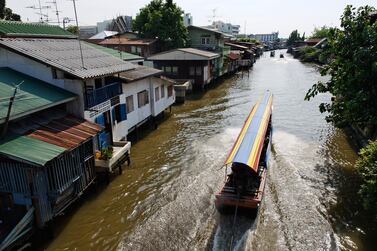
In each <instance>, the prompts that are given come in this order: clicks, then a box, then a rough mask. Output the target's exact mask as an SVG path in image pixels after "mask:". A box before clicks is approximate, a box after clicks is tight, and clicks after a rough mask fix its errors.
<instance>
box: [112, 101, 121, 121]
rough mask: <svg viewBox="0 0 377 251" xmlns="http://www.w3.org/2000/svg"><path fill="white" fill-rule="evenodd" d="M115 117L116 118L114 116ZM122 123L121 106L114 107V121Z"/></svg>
mask: <svg viewBox="0 0 377 251" xmlns="http://www.w3.org/2000/svg"><path fill="white" fill-rule="evenodd" d="M114 115H115V116H114ZM115 120H116V121H117V122H119V121H121V115H120V105H117V106H115V107H114V110H113V121H115Z"/></svg>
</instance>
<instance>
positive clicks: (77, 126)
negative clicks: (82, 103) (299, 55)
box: [27, 116, 103, 149]
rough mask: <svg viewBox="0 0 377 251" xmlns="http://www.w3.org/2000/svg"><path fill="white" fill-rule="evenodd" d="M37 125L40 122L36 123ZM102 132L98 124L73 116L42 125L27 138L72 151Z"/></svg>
mask: <svg viewBox="0 0 377 251" xmlns="http://www.w3.org/2000/svg"><path fill="white" fill-rule="evenodd" d="M35 123H38V122H37V121H35ZM102 130H103V128H102V127H101V126H99V125H97V124H94V123H91V122H89V121H86V120H83V119H79V118H76V117H73V116H66V117H64V118H60V119H54V120H52V121H50V122H49V123H47V124H40V127H38V128H35V129H33V130H32V131H30V132H28V133H27V136H30V137H32V138H34V139H38V140H41V141H44V142H46V143H50V144H53V145H56V146H60V147H64V148H66V149H72V148H75V147H77V146H78V145H79V144H81V143H83V142H84V141H86V140H87V139H89V138H91V137H94V136H95V135H97V133H99V132H100V131H102Z"/></svg>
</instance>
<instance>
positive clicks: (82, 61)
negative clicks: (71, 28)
mask: <svg viewBox="0 0 377 251" xmlns="http://www.w3.org/2000/svg"><path fill="white" fill-rule="evenodd" d="M72 2H73V9H74V11H75V19H76V27H77V32H78V34H77V35H78V41H79V47H80V54H81V64H82V68H83V69H85V65H84V55H83V53H82V47H81V40H80V27H79V20H78V18H77V9H76V0H72Z"/></svg>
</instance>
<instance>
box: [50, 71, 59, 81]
mask: <svg viewBox="0 0 377 251" xmlns="http://www.w3.org/2000/svg"><path fill="white" fill-rule="evenodd" d="M51 71H52V78H53V79H57V78H58V73H57V71H56V69H53V68H52V69H51Z"/></svg>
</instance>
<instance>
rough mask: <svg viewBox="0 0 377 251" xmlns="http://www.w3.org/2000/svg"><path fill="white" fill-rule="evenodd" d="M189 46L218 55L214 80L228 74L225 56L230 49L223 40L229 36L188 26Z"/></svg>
mask: <svg viewBox="0 0 377 251" xmlns="http://www.w3.org/2000/svg"><path fill="white" fill-rule="evenodd" d="M187 29H188V31H189V46H190V47H192V48H196V49H200V50H206V51H211V52H214V53H218V54H219V55H220V58H219V64H218V65H216V69H215V78H217V77H220V76H223V75H224V74H226V73H227V72H228V66H227V61H228V57H227V55H228V54H229V53H230V47H229V46H226V45H225V40H226V39H227V38H229V37H230V36H229V35H228V34H224V33H222V32H219V31H217V30H212V29H208V28H204V27H199V26H193V25H191V26H188V27H187Z"/></svg>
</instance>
